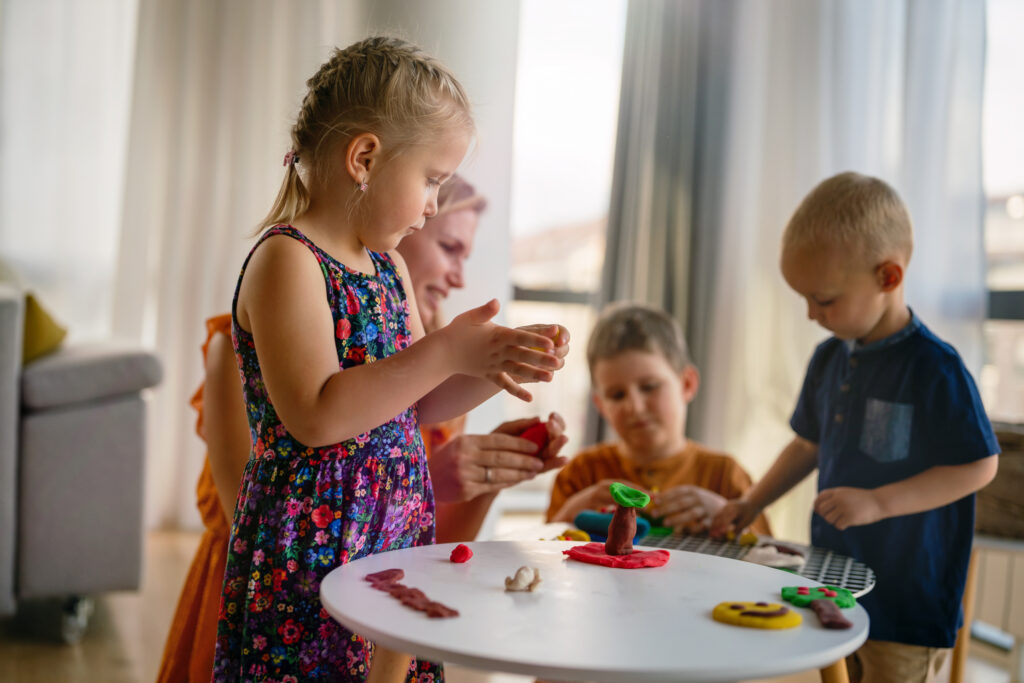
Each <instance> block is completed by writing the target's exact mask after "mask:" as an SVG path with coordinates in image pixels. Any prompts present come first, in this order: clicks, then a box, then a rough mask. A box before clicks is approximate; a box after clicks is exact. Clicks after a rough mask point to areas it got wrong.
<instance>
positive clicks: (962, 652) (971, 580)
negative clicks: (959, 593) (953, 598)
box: [949, 548, 978, 683]
mask: <svg viewBox="0 0 1024 683" xmlns="http://www.w3.org/2000/svg"><path fill="white" fill-rule="evenodd" d="M977 570H978V549H977V548H974V549H972V550H971V561H970V563H969V564H968V565H967V583H966V584H965V585H964V598H963V610H964V623H963V626H961V627H960V632H959V633H957V634H956V644H954V645H953V656H952V657H951V660H952V661H951V662H950V665H949V683H962V682H963V680H964V667H965V666H967V648H968V646H970V644H971V621H972V620H973V619H974V594H975V589H976V588H977V585H976V584H977V578H976V575H977Z"/></svg>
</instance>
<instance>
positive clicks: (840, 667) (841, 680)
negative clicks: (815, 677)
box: [821, 659, 850, 683]
mask: <svg viewBox="0 0 1024 683" xmlns="http://www.w3.org/2000/svg"><path fill="white" fill-rule="evenodd" d="M821 683H850V675H849V674H848V673H847V671H846V660H845V659H840V660H839V661H838V662H836V663H835V664H830V665H829V666H826V667H825V668H824V669H822V670H821Z"/></svg>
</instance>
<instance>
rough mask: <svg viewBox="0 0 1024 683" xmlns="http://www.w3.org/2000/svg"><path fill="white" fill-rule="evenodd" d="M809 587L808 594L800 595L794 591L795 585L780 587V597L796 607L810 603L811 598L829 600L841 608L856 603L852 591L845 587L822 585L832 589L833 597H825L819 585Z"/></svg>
mask: <svg viewBox="0 0 1024 683" xmlns="http://www.w3.org/2000/svg"><path fill="white" fill-rule="evenodd" d="M808 588H810V589H811V590H810V595H800V594H799V593H797V592H796V589H797V587H796V586H785V587H783V589H782V599H783V600H786V601H787V602H791V603H793V605H794V606H796V607H807V606H808V605H809V604H811V600H822V599H824V600H831V601H832V602H834V603H836V604H837V605H839V606H840V607H842V608H844V609H845V608H848V607H853V606H854V605H856V604H857V599H856V598H854V597H853V593H851V592H850V591H848V590H846V589H845V588H839V587H837V586H824V588H828V589H830V590H834V591H835V592H836V593H837V595H836V596H835V597H834V598H826V597H825V596H824V595H823V594H822V592H821V588H822V587H821V586H818V587H815V586H808Z"/></svg>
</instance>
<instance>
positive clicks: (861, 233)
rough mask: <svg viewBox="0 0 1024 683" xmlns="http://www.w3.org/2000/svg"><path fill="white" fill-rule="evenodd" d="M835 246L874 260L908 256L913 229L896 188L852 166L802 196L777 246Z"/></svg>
mask: <svg viewBox="0 0 1024 683" xmlns="http://www.w3.org/2000/svg"><path fill="white" fill-rule="evenodd" d="M794 247H812V248H820V247H823V248H836V247H838V248H840V249H844V250H849V251H850V252H852V253H854V254H856V255H857V256H858V257H860V258H863V259H864V260H865V261H867V262H869V263H870V265H872V266H874V265H878V264H879V263H881V262H882V261H885V260H887V259H892V258H899V257H902V258H904V259H905V260H906V262H909V261H910V254H911V252H913V250H914V231H913V227H912V225H911V222H910V214H909V213H908V212H907V207H906V206H905V205H904V204H903V200H902V199H900V196H899V194H897V192H896V190H894V189H893V188H892V187H891V186H889V185H888V184H887V183H886V182H884V181H882V180H879V179H878V178H873V177H871V176H866V175H861V174H859V173H854V172H852V171H847V172H846V173H840V174H838V175H834V176H832V177H831V178H827V179H826V180H823V181H822V182H821V183H819V184H818V185H817V187H815V188H814V189H813V190H811V191H810V193H809V194H808V195H807V196H806V197H804V200H803V201H802V202H800V206H798V207H797V209H796V211H795V212H794V213H793V216H792V218H790V219H789V223H788V224H787V225H786V230H785V232H784V233H783V234H782V250H783V251H786V250H788V249H792V248H794Z"/></svg>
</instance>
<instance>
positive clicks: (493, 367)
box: [441, 299, 568, 401]
mask: <svg viewBox="0 0 1024 683" xmlns="http://www.w3.org/2000/svg"><path fill="white" fill-rule="evenodd" d="M499 308H500V306H499V304H498V301H497V299H492V300H491V301H489V302H487V303H486V304H484V305H483V306H478V307H477V308H473V309H470V310H468V311H466V312H465V313H462V314H461V315H458V316H456V317H455V319H454V320H452V321H451V322H450V323H449V324H448V325H447V326H445V327H444V328H442V330H441V332H443V333H445V334H446V335H447V336H448V338H449V348H450V349H451V352H452V355H451V357H452V359H453V363H454V366H455V369H456V371H457V372H460V373H463V374H466V375H471V376H473V377H481V378H484V379H487V380H489V381H491V382H493V383H494V384H496V385H497V386H498V387H499V388H501V389H504V390H505V391H507V392H508V393H510V394H512V395H513V396H515V397H516V398H519V399H522V400H524V401H530V400H533V396H532V395H531V394H530V392H528V391H527V390H526V389H523V388H522V387H521V386H519V385H520V384H521V383H526V382H550V381H551V379H552V377H553V376H554V372H555V370H558V369H560V368H561V367H562V366H563V365H565V361H564V360H563V358H562V357H560V356H559V355H557V353H556V344H555V342H554V341H553V339H552V337H553V336H554V332H553V330H554V328H557V329H558V330H564V329H565V328H562V327H560V326H557V325H546V326H544V325H542V326H530V327H531V328H532V327H541V328H545V329H547V330H552V332H551V336H548V335H546V334H541V333H538V332H533V331H530V330H529V329H512V328H508V327H502V326H501V325H497V324H495V323H493V322H491V319H492V318H493V317H494V316H495V315H496V314H497V313H498V310H499ZM564 334H565V336H566V342H567V341H568V331H566V332H565V333H564ZM563 346H565V347H566V348H565V352H568V345H567V343H566V344H563ZM563 355H564V354H563Z"/></svg>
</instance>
